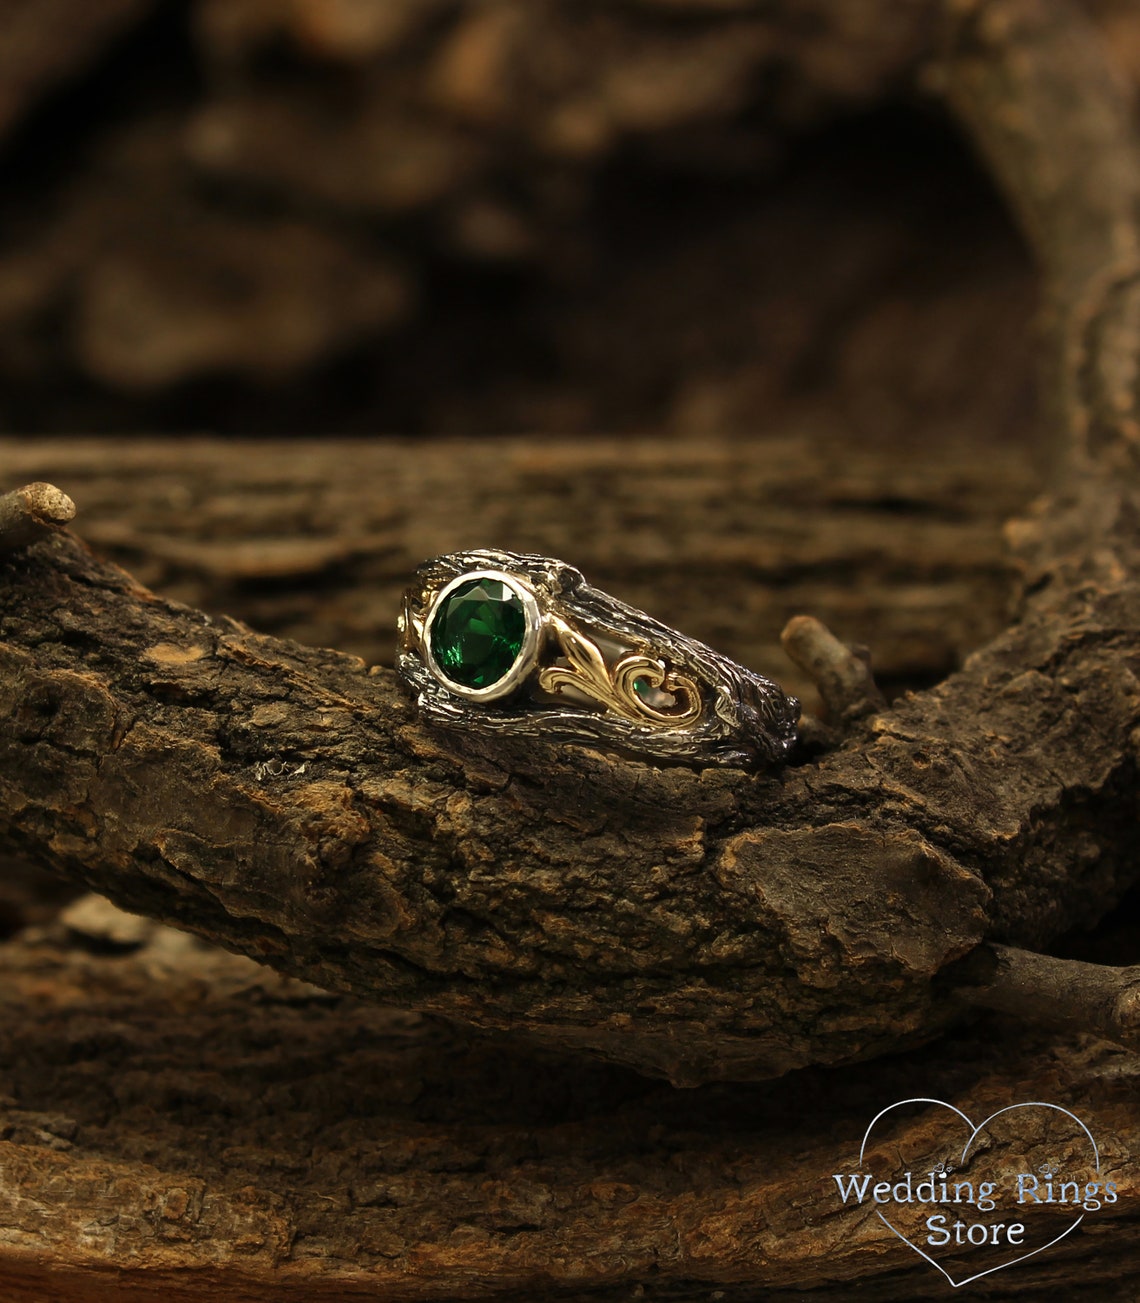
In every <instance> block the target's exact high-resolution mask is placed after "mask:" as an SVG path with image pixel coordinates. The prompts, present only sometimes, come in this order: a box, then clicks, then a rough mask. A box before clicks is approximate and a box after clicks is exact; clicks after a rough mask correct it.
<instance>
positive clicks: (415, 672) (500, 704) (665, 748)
mask: <svg viewBox="0 0 1140 1303" xmlns="http://www.w3.org/2000/svg"><path fill="white" fill-rule="evenodd" d="M396 673H397V674H398V675H399V677H400V680H401V682H402V683H403V684H404V685H405V687H406V688H407V689H408V690H409V691H410V692H411V693H412V695H413V696H414V697H415V698H416V700H417V704H418V706H419V710H420V713H421V716H422V717H423V718H424V719H425V720H427V721H428V722H430V723H433V724H439V725H444V726H452V727H461V728H467V729H476V730H479V731H482V732H486V733H497V734H510V735H515V736H520V737H533V738H536V739H537V738H544V739H546V740H548V741H553V742H566V743H571V744H576V745H579V746H596V747H600V748H602V749H604V750H612V751H618V752H621V753H623V754H627V755H632V756H636V757H638V758H643V759H649V760H657V761H666V762H674V763H681V764H692V765H708V764H730V765H773V764H776V763H778V762H780V761H782V760H784V759H785V758H786V757H787V754H788V751H789V750H790V749H791V746H792V744H793V742H794V741H795V737H796V721H797V719H798V718H799V702H798V701H797V700H796V699H795V697H791V696H788V695H787V694H786V693H785V692H784V691H783V690H782V689H781V688H780V687H779V685H778V684H776V683H773V682H772V680H771V679H766V678H764V677H763V675H760V674H754V673H753V672H752V671H750V670H746V669H744V668H743V666H740V665H737V664H736V663H735V662H734V661H731V660H729V659H728V658H727V657H725V656H721V655H720V654H719V653H717V652H715V651H713V650H712V648H710V647H706V646H705V645H704V643H700V642H697V641H695V640H694V639H692V638H687V637H686V636H685V635H684V634H681V633H678V632H677V630H675V629H671V628H669V626H668V625H665V624H661V623H659V622H658V621H657V620H654V619H652V617H650V616H648V615H646V614H645V613H644V612H643V611H638V610H636V609H635V608H634V607H632V606H627V605H626V604H625V603H624V602H619V601H618V600H617V599H616V598H614V597H610V596H609V594H608V593H603V592H601V591H600V590H599V589H597V588H591V587H590V585H589V584H587V583H586V581H585V579H584V578H583V576H582V573H581V571H579V570H576V569H575V568H574V567H573V566H570V565H567V564H566V563H565V562H564V561H558V560H556V559H555V558H554V557H546V556H537V555H533V554H521V553H515V552H495V551H475V552H452V553H449V554H448V555H447V556H441V557H436V558H435V559H434V560H431V561H425V562H424V564H423V565H421V566H420V567H419V569H418V570H417V571H416V573H415V576H414V578H413V581H412V583H411V585H410V586H409V588H408V590H407V592H406V593H405V594H404V601H403V607H402V610H401V612H400V618H399V646H398V649H397V656H396Z"/></svg>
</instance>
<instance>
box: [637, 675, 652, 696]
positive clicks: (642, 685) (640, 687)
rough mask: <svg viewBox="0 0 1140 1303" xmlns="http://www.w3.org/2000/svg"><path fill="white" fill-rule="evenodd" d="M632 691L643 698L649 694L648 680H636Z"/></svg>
mask: <svg viewBox="0 0 1140 1303" xmlns="http://www.w3.org/2000/svg"><path fill="white" fill-rule="evenodd" d="M633 690H634V692H636V693H637V695H638V696H639V697H645V696H647V695H648V693H649V680H648V679H643V678H636V679H634V681H633Z"/></svg>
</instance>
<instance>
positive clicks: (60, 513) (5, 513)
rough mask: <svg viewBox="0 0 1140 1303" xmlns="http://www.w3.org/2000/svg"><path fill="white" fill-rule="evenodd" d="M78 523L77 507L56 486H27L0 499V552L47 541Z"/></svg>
mask: <svg viewBox="0 0 1140 1303" xmlns="http://www.w3.org/2000/svg"><path fill="white" fill-rule="evenodd" d="M74 519H75V503H74V502H72V500H71V499H70V498H69V497H68V496H67V494H66V493H64V492H63V491H62V490H60V489H57V488H56V487H55V485H54V484H43V483H36V484H25V485H24V487H23V488H22V489H14V490H13V491H12V492H11V493H5V494H4V495H3V496H2V497H0V552H12V551H15V549H16V548H20V547H27V546H28V544H29V543H35V542H37V541H38V540H39V539H41V538H46V537H47V536H48V535H49V534H53V533H55V532H56V530H59V529H62V528H63V527H64V526H65V525H67V524H70V522H71V521H72V520H74Z"/></svg>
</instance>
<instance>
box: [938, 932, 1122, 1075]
mask: <svg viewBox="0 0 1140 1303" xmlns="http://www.w3.org/2000/svg"><path fill="white" fill-rule="evenodd" d="M955 978H956V980H957V981H959V982H961V983H962V985H961V986H960V987H959V988H958V994H959V995H960V996H961V997H962V998H963V999H965V1000H966V1001H967V1003H969V1004H974V1005H980V1006H981V1007H982V1008H985V1009H998V1010H1000V1011H1001V1012H1002V1013H1011V1014H1014V1015H1015V1016H1017V1017H1018V1018H1023V1019H1025V1020H1026V1021H1027V1022H1041V1023H1050V1024H1054V1025H1057V1026H1061V1027H1072V1028H1075V1029H1077V1030H1079V1031H1085V1032H1094V1033H1096V1034H1097V1035H1099V1036H1103V1037H1105V1038H1106V1039H1107V1040H1110V1041H1115V1042H1116V1043H1117V1044H1118V1045H1123V1046H1126V1047H1127V1048H1128V1049H1132V1050H1140V965H1133V966H1132V967H1130V968H1110V967H1108V966H1107V965H1105V964H1086V963H1083V962H1081V961H1080V960H1077V959H1056V958H1054V957H1053V956H1052V955H1038V954H1034V953H1033V952H1032V951H1029V950H1016V949H1014V948H1013V947H1011V946H999V945H987V946H981V947H979V949H978V950H976V951H975V952H974V953H973V954H972V955H970V956H969V958H968V959H966V960H964V961H963V963H962V965H961V966H960V967H959V968H958V970H957V972H956V973H955Z"/></svg>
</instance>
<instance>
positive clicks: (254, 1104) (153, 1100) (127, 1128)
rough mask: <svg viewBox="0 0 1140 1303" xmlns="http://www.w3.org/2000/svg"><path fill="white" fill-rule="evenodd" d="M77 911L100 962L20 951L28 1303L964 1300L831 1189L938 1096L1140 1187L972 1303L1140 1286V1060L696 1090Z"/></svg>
mask: <svg viewBox="0 0 1140 1303" xmlns="http://www.w3.org/2000/svg"><path fill="white" fill-rule="evenodd" d="M76 921H77V926H79V927H81V928H83V929H84V931H83V932H81V933H78V934H76V933H73V934H72V938H71V941H70V943H69V942H68V941H67V939H66V937H65V935H64V931H63V928H62V927H56V928H55V929H54V930H51V929H49V930H40V931H39V932H38V933H35V934H33V935H30V936H29V937H28V938H27V939H25V940H23V941H21V942H19V943H9V944H8V945H7V946H6V947H4V948H2V949H0V1006H2V1010H3V1018H2V1019H0V1136H3V1137H4V1139H3V1140H2V1141H0V1226H2V1227H3V1228H4V1229H3V1230H0V1280H3V1283H4V1286H5V1293H4V1296H5V1299H9V1300H12V1303H57V1300H58V1303H64V1301H65V1300H66V1303H109V1300H111V1299H112V1298H123V1297H125V1298H128V1299H131V1300H132V1303H134V1301H136V1300H137V1303H159V1301H160V1300H162V1299H165V1300H169V1303H184V1301H185V1303H190V1301H191V1300H196V1299H209V1298H218V1299H225V1300H232V1299H239V1298H240V1299H243V1300H249V1303H260V1301H261V1300H267V1301H268V1300H276V1299H289V1300H292V1299H298V1300H302V1299H303V1300H306V1301H307V1303H308V1301H312V1303H325V1301H326V1300H327V1301H328V1303H333V1301H334V1300H335V1301H336V1303H339V1301H340V1300H345V1299H357V1298H360V1299H377V1298H383V1299H398V1300H401V1301H407V1303H411V1301H412V1300H432V1299H457V1298H459V1299H465V1298H476V1297H479V1298H487V1297H490V1298H495V1299H518V1300H524V1299H527V1300H529V1299H536V1298H543V1299H546V1298H550V1299H568V1300H578V1301H580V1303H609V1301H610V1300H617V1299H627V1298H629V1297H630V1294H631V1290H633V1291H634V1297H637V1298H645V1299H650V1300H652V1299H661V1300H665V1299H668V1300H694V1303H695V1301H696V1300H708V1299H710V1298H712V1299H719V1300H720V1301H721V1303H724V1301H726V1300H727V1301H728V1303H751V1300H754V1299H755V1298H756V1297H757V1290H758V1289H763V1293H764V1297H765V1298H766V1299H774V1300H777V1301H778V1303H784V1301H787V1303H791V1301H792V1300H801V1299H803V1298H805V1297H810V1298H815V1297H817V1296H821V1297H825V1298H837V1297H854V1296H856V1291H858V1296H860V1297H862V1296H864V1295H865V1296H866V1297H868V1298H873V1299H876V1300H906V1299H925V1298H931V1299H935V1298H944V1297H945V1293H946V1290H947V1285H946V1282H945V1280H944V1279H943V1278H942V1277H941V1276H940V1275H939V1274H938V1273H937V1272H936V1271H934V1270H933V1269H932V1268H931V1267H930V1266H929V1264H928V1263H925V1262H923V1261H922V1260H921V1259H920V1258H919V1257H918V1256H917V1255H916V1254H915V1253H914V1252H913V1251H912V1250H911V1249H909V1248H907V1247H906V1246H905V1245H903V1244H902V1243H900V1241H899V1240H898V1239H897V1238H896V1237H895V1236H894V1235H893V1234H892V1233H891V1232H890V1231H888V1230H887V1229H886V1228H885V1227H883V1226H882V1225H881V1224H880V1223H878V1221H877V1219H876V1218H874V1217H873V1216H871V1217H870V1219H868V1216H867V1211H866V1209H865V1208H864V1209H862V1210H859V1209H856V1208H855V1207H854V1206H853V1205H850V1206H847V1207H844V1206H843V1204H842V1203H841V1202H840V1201H839V1199H838V1198H837V1196H836V1192H835V1183H834V1180H833V1177H832V1173H835V1172H839V1173H846V1172H851V1171H858V1170H859V1168H858V1163H857V1159H858V1154H859V1145H860V1140H861V1138H862V1136H863V1133H864V1130H865V1129H866V1128H867V1126H868V1124H869V1123H870V1121H871V1119H872V1118H873V1117H874V1116H875V1114H876V1113H878V1112H879V1110H880V1109H882V1108H884V1107H885V1106H886V1105H888V1104H890V1103H892V1102H894V1101H896V1100H902V1099H906V1098H909V1097H913V1096H935V1097H938V1098H942V1099H945V1100H947V1101H948V1102H951V1103H953V1104H954V1105H955V1106H956V1107H959V1108H961V1109H962V1110H963V1111H964V1112H966V1113H967V1114H969V1115H970V1116H971V1117H972V1118H975V1119H976V1120H977V1121H979V1122H980V1121H981V1120H982V1119H983V1118H984V1117H986V1116H987V1115H988V1114H989V1113H990V1112H992V1111H993V1109H994V1108H996V1107H1000V1106H1002V1105H1004V1104H1006V1103H1009V1102H1014V1101H1021V1100H1030V1099H1038V1098H1042V1097H1044V1098H1047V1099H1050V1100H1054V1101H1056V1102H1059V1103H1061V1104H1063V1105H1065V1106H1066V1107H1068V1108H1070V1109H1072V1110H1073V1111H1074V1112H1075V1113H1077V1114H1078V1116H1080V1117H1082V1118H1084V1119H1087V1121H1088V1123H1089V1125H1090V1126H1091V1127H1092V1128H1093V1129H1094V1131H1095V1134H1096V1136H1097V1139H1098V1143H1099V1144H1100V1145H1101V1148H1102V1151H1103V1155H1102V1168H1103V1171H1104V1173H1105V1176H1106V1178H1107V1179H1113V1180H1115V1181H1117V1182H1119V1186H1120V1197H1119V1201H1118V1202H1117V1203H1116V1204H1115V1205H1106V1206H1105V1207H1104V1208H1102V1209H1100V1210H1099V1211H1097V1212H1096V1213H1095V1214H1091V1215H1089V1216H1087V1217H1086V1218H1085V1222H1084V1224H1083V1225H1082V1227H1081V1230H1080V1232H1079V1233H1078V1234H1076V1235H1073V1236H1070V1237H1069V1238H1068V1239H1067V1240H1065V1241H1063V1242H1062V1243H1061V1244H1058V1245H1056V1246H1054V1247H1053V1248H1051V1249H1050V1250H1049V1251H1048V1252H1047V1253H1043V1254H1040V1255H1039V1256H1037V1257H1035V1258H1033V1259H1031V1260H1030V1261H1028V1262H1024V1263H1020V1264H1018V1265H1016V1266H1015V1267H1013V1268H1011V1269H1010V1270H1009V1271H1008V1272H1005V1271H1003V1272H1001V1273H999V1274H997V1275H996V1276H994V1277H991V1278H990V1279H989V1280H988V1281H986V1280H983V1281H981V1282H976V1283H975V1284H974V1285H972V1286H970V1287H969V1288H970V1296H971V1297H980V1298H985V1299H989V1298H999V1297H1000V1298H1006V1297H1009V1296H1010V1294H1011V1293H1016V1294H1020V1295H1024V1296H1025V1297H1028V1298H1033V1299H1035V1300H1040V1299H1045V1298H1054V1297H1057V1298H1060V1297H1061V1296H1062V1294H1063V1293H1064V1292H1065V1290H1066V1287H1067V1288H1068V1289H1069V1290H1071V1288H1072V1282H1073V1281H1074V1280H1076V1279H1080V1281H1081V1282H1082V1286H1083V1287H1084V1288H1085V1289H1086V1290H1087V1291H1095V1293H1096V1297H1097V1298H1103V1299H1107V1300H1115V1299H1119V1300H1121V1303H1123V1300H1126V1299H1128V1298H1130V1297H1131V1294H1130V1293H1129V1292H1128V1291H1129V1290H1130V1289H1132V1288H1133V1286H1132V1281H1131V1277H1132V1276H1133V1275H1134V1264H1135V1259H1136V1254H1137V1252H1138V1249H1140V1216H1138V1212H1137V1209H1138V1207H1140V1201H1138V1199H1137V1195H1138V1193H1140V1191H1138V1189H1137V1185H1136V1165H1135V1155H1136V1153H1137V1152H1140V1115H1138V1112H1137V1109H1136V1103H1135V1100H1136V1092H1137V1089H1138V1088H1140V1055H1137V1054H1135V1053H1126V1052H1124V1051H1121V1050H1117V1049H1114V1048H1113V1047H1111V1046H1110V1045H1108V1044H1107V1043H1106V1042H1104V1041H1098V1040H1096V1039H1094V1038H1092V1037H1089V1036H1080V1035H1076V1036H1068V1037H1050V1036H1044V1035H1042V1034H1041V1033H1039V1032H1033V1031H1027V1030H1025V1029H1024V1028H1023V1027H1019V1026H1018V1025H1017V1024H1016V1023H1012V1022H1006V1023H1003V1022H996V1023H995V1022H992V1021H991V1022H986V1023H983V1024H980V1025H978V1026H977V1027H975V1028H973V1029H968V1030H962V1031H959V1032H957V1033H955V1034H952V1035H950V1036H949V1037H947V1038H946V1039H944V1040H943V1041H942V1042H941V1043H940V1047H939V1052H938V1053H937V1054H921V1055H910V1056H904V1057H902V1058H895V1059H892V1060H880V1061H877V1062H875V1063H874V1064H865V1065H862V1066H860V1067H858V1068H853V1069H850V1070H848V1071H846V1072H843V1073H834V1072H819V1071H808V1072H806V1073H797V1074H794V1075H793V1076H791V1077H789V1078H786V1079H785V1080H783V1081H778V1082H772V1083H768V1084H765V1085H760V1086H741V1085H710V1086H704V1087H700V1088H698V1089H695V1090H691V1091H684V1092H676V1091H673V1090H672V1089H670V1088H669V1087H668V1086H666V1085H664V1084H662V1083H660V1082H652V1081H649V1080H647V1079H645V1078H643V1077H640V1076H638V1075H636V1074H634V1073H631V1072H628V1071H626V1070H623V1069H619V1068H612V1067H607V1066H604V1065H601V1064H598V1063H596V1062H591V1061H590V1060H588V1059H583V1058H578V1057H568V1056H564V1055H558V1054H550V1053H540V1052H535V1051H534V1050H532V1049H529V1048H528V1047H527V1046H526V1045H524V1044H521V1043H520V1042H519V1041H518V1040H517V1039H505V1040H504V1039H487V1038H484V1037H481V1036H478V1035H474V1034H472V1033H471V1032H469V1031H463V1030H460V1029H458V1028H456V1027H454V1026H447V1025H444V1024H441V1023H438V1022H436V1021H435V1020H433V1019H430V1018H424V1017H422V1016H418V1015H411V1014H406V1013H400V1012H396V1011H393V1010H385V1009H380V1008H376V1007H375V1006H373V1005H369V1004H365V1003H362V1002H359V1001H356V1000H353V999H350V998H347V997H335V996H329V995H328V994H326V993H323V992H319V991H316V990H314V989H313V988H311V987H305V986H303V985H301V984H299V983H296V982H292V981H289V980H286V979H281V978H278V977H276V976H274V975H273V974H272V973H270V972H268V971H267V970H266V969H264V968H262V967H259V966H256V965H254V964H252V963H250V962H249V961H248V960H243V959H240V958H237V957H235V956H230V955H226V954H224V953H222V952H220V951H216V950H212V949H208V948H205V947H202V946H201V945H200V944H198V943H197V942H194V941H192V940H190V939H189V938H187V937H185V936H183V935H181V934H176V933H171V932H169V931H168V930H166V929H161V928H160V929H157V930H152V931H151V933H150V934H149V935H145V934H144V935H143V936H140V937H139V938H138V939H137V940H136V943H135V946H134V948H133V949H131V948H129V947H124V946H123V944H122V942H120V943H119V945H118V947H117V948H116V952H115V953H106V952H107V950H108V949H109V947H108V944H107V943H106V941H105V940H104V939H103V937H102V936H101V935H100V929H99V927H98V926H97V925H96V926H95V927H92V926H91V923H90V921H89V918H88V919H87V920H82V919H77V920H76ZM76 935H79V936H80V938H81V939H85V940H86V946H87V948H86V949H84V948H82V947H78V946H77V945H76V941H75V938H76ZM140 942H141V944H140ZM100 950H102V951H103V953H99V951H100ZM4 1097H7V1098H4ZM891 1144H892V1145H893V1146H894V1147H896V1148H897V1151H898V1152H899V1153H900V1154H905V1155H906V1161H907V1162H908V1163H909V1164H910V1165H911V1167H912V1168H913V1169H914V1170H915V1171H916V1172H917V1171H924V1170H928V1169H929V1167H930V1166H932V1165H933V1164H934V1162H935V1161H937V1160H938V1159H942V1158H944V1157H945V1155H946V1149H947V1136H946V1135H945V1133H944V1132H943V1131H942V1130H940V1128H939V1127H938V1125H937V1124H936V1123H934V1122H932V1121H931V1119H930V1117H929V1116H927V1115H923V1114H919V1115H918V1116H914V1117H908V1118H906V1119H905V1120H903V1121H901V1122H900V1124H899V1125H898V1126H897V1127H896V1128H895V1129H894V1130H893V1131H892V1132H891ZM1050 1158H1053V1159H1054V1160H1055V1159H1056V1149H1055V1147H1052V1148H1051V1142H1050V1141H1049V1140H1047V1138H1046V1136H1045V1135H1044V1134H1042V1133H1040V1132H1038V1133H1036V1134H1034V1133H1033V1132H1032V1131H1031V1130H1027V1131H1026V1132H1025V1133H1023V1134H1016V1135H1010V1136H1006V1137H1004V1138H1003V1137H1000V1136H998V1137H995V1141H994V1148H993V1150H992V1151H991V1153H990V1154H989V1155H988V1161H989V1164H990V1166H991V1167H992V1169H993V1170H994V1171H998V1172H1001V1171H1013V1170H1019V1171H1026V1172H1030V1171H1036V1170H1037V1168H1038V1167H1039V1166H1040V1165H1041V1164H1042V1163H1044V1162H1046V1161H1047V1160H1048V1159H1050ZM987 1170H988V1169H987ZM1027 1220H1028V1219H1027ZM970 1261H971V1259H970V1257H969V1255H968V1254H962V1253H959V1254H958V1255H957V1257H956V1258H953V1259H951V1260H949V1261H947V1262H946V1265H947V1266H948V1267H949V1268H950V1269H952V1270H956V1269H961V1268H967V1269H968V1268H969V1265H970ZM112 1267H114V1268H119V1270H115V1271H113V1272H111V1271H109V1270H108V1269H109V1268H112ZM991 1288H992V1292H991ZM714 1291H721V1293H719V1294H718V1293H716V1292H714Z"/></svg>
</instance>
